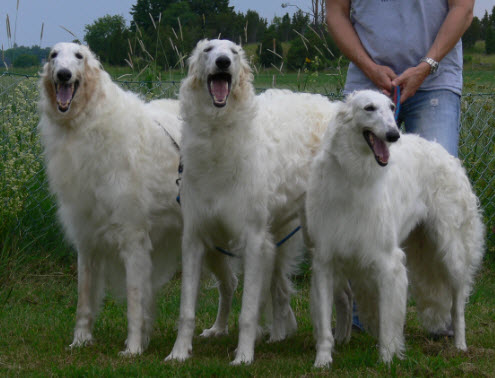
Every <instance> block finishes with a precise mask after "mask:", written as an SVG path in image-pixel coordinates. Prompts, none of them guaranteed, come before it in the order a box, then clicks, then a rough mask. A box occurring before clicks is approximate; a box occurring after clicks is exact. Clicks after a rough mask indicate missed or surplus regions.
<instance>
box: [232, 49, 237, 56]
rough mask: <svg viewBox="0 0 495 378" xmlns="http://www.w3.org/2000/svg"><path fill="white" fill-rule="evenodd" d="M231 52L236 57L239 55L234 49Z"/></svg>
mask: <svg viewBox="0 0 495 378" xmlns="http://www.w3.org/2000/svg"><path fill="white" fill-rule="evenodd" d="M231 51H232V54H234V55H237V54H239V53H238V52H237V50H236V49H232V50H231Z"/></svg>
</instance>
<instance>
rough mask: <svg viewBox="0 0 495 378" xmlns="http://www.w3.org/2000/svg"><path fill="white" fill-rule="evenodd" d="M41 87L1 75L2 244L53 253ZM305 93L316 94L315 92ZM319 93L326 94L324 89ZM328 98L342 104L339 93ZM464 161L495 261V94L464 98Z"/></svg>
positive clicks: (170, 87) (151, 87)
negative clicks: (40, 111) (41, 132)
mask: <svg viewBox="0 0 495 378" xmlns="http://www.w3.org/2000/svg"><path fill="white" fill-rule="evenodd" d="M38 81H39V77H38V76H29V75H18V74H12V73H3V74H2V75H0V238H2V240H1V241H4V240H5V239H6V238H14V239H16V240H18V241H20V242H21V243H23V242H28V243H30V245H36V246H37V247H36V248H47V249H50V248H53V247H55V246H57V245H60V244H61V243H64V239H63V235H62V231H61V227H60V225H59V223H58V222H57V220H56V216H55V210H56V208H55V207H56V205H55V201H54V199H53V197H52V196H51V195H50V194H49V191H48V188H47V180H46V177H45V173H44V167H43V158H42V148H41V145H40V142H39V136H38V133H37V130H36V127H37V124H38V119H39V118H38V113H37V101H38ZM119 84H120V85H121V86H122V87H123V88H125V89H127V90H132V91H134V92H139V93H141V94H142V96H143V97H144V98H145V99H147V100H151V99H155V98H176V97H177V94H178V91H179V82H177V81H162V82H131V81H125V82H119ZM285 88H288V87H287V86H285ZM288 89H293V90H296V89H297V88H288ZM257 90H258V91H262V90H263V88H257ZM306 91H307V92H313V91H312V90H311V88H306ZM314 92H319V93H321V88H320V89H319V90H316V89H315V90H314ZM323 94H325V95H327V96H329V97H330V98H332V99H339V98H340V96H339V95H337V94H335V93H323ZM459 157H460V159H461V160H462V161H463V164H464V166H465V168H466V171H467V172H468V175H469V178H470V180H471V183H472V185H473V188H474V190H475V192H476V194H477V195H478V197H479V199H480V203H481V206H482V208H483V213H484V221H485V225H486V227H487V252H488V253H490V255H495V193H494V187H495V183H494V180H495V178H494V177H495V93H488V94H481V93H477V94H472V93H467V94H464V95H463V96H462V116H461V130H460V146H459ZM33 242H36V243H33ZM492 257H493V256H492Z"/></svg>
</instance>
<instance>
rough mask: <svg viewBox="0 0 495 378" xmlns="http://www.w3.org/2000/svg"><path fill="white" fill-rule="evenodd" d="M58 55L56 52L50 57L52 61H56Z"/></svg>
mask: <svg viewBox="0 0 495 378" xmlns="http://www.w3.org/2000/svg"><path fill="white" fill-rule="evenodd" d="M57 55H58V54H57V53H56V52H52V55H50V58H51V59H55V58H56V57H57Z"/></svg>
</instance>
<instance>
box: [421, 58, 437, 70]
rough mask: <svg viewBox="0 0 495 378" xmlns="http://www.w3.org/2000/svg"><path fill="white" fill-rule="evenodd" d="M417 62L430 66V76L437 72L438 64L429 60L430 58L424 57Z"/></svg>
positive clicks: (433, 60)
mask: <svg viewBox="0 0 495 378" xmlns="http://www.w3.org/2000/svg"><path fill="white" fill-rule="evenodd" d="M419 62H420V63H421V62H425V63H428V64H429V65H430V75H431V74H434V73H435V72H437V70H438V62H437V61H436V60H435V59H431V58H428V57H427V56H424V57H422V58H421V60H420V61H419Z"/></svg>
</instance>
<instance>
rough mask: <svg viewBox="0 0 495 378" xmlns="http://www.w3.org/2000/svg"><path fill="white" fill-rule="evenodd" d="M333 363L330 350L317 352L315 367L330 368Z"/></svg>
mask: <svg viewBox="0 0 495 378" xmlns="http://www.w3.org/2000/svg"><path fill="white" fill-rule="evenodd" d="M331 365H332V354H331V353H328V352H318V353H316V360H315V363H314V367H315V368H329V367H330V366H331Z"/></svg>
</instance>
